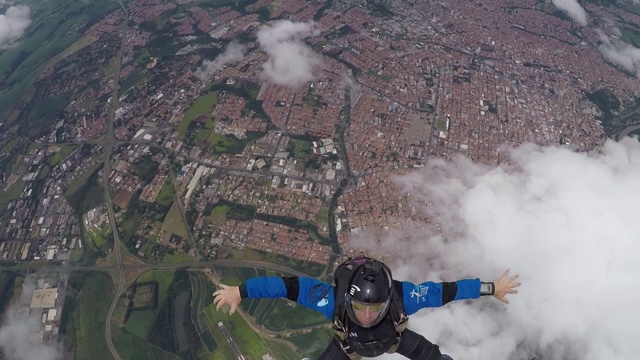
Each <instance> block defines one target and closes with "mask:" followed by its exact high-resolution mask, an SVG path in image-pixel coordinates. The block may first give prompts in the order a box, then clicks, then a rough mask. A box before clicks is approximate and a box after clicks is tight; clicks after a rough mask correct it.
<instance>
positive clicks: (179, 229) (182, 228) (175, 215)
mask: <svg viewBox="0 0 640 360" xmlns="http://www.w3.org/2000/svg"><path fill="white" fill-rule="evenodd" d="M162 229H163V230H165V231H166V235H165V238H164V241H165V242H168V241H169V239H170V238H171V234H176V235H178V236H180V237H182V238H183V239H185V240H186V239H189V232H188V231H187V225H186V224H185V223H184V221H182V215H181V214H180V207H179V206H178V203H177V202H174V203H173V205H171V209H169V212H168V213H167V216H165V218H164V222H163V223H162Z"/></svg>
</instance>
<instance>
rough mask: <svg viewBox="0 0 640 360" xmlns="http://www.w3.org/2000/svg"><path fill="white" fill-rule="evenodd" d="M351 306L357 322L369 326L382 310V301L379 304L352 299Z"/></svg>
mask: <svg viewBox="0 0 640 360" xmlns="http://www.w3.org/2000/svg"><path fill="white" fill-rule="evenodd" d="M351 307H352V308H353V313H354V314H355V316H356V318H357V320H358V322H359V323H360V324H362V325H363V326H365V327H367V326H371V325H372V324H373V323H375V322H376V320H378V318H379V317H380V315H381V313H382V310H384V303H379V304H365V303H361V302H359V301H352V304H351Z"/></svg>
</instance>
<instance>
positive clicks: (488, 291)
mask: <svg viewBox="0 0 640 360" xmlns="http://www.w3.org/2000/svg"><path fill="white" fill-rule="evenodd" d="M495 292H496V288H495V285H494V284H493V283H492V282H481V283H480V295H481V296H484V295H493V294H495Z"/></svg>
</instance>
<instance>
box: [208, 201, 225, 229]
mask: <svg viewBox="0 0 640 360" xmlns="http://www.w3.org/2000/svg"><path fill="white" fill-rule="evenodd" d="M228 212H229V205H220V206H216V207H214V208H213V211H212V212H211V222H212V223H214V224H215V225H218V226H222V225H223V224H224V223H225V222H226V221H227V213H228Z"/></svg>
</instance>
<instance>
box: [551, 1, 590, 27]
mask: <svg viewBox="0 0 640 360" xmlns="http://www.w3.org/2000/svg"><path fill="white" fill-rule="evenodd" d="M552 2H553V5H555V6H556V7H557V8H558V9H560V10H562V11H564V12H565V13H566V14H567V15H569V17H570V18H572V19H573V21H575V22H577V23H578V24H580V25H582V26H586V25H587V12H586V11H585V10H584V8H583V7H582V6H580V4H579V3H578V0H552Z"/></svg>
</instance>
